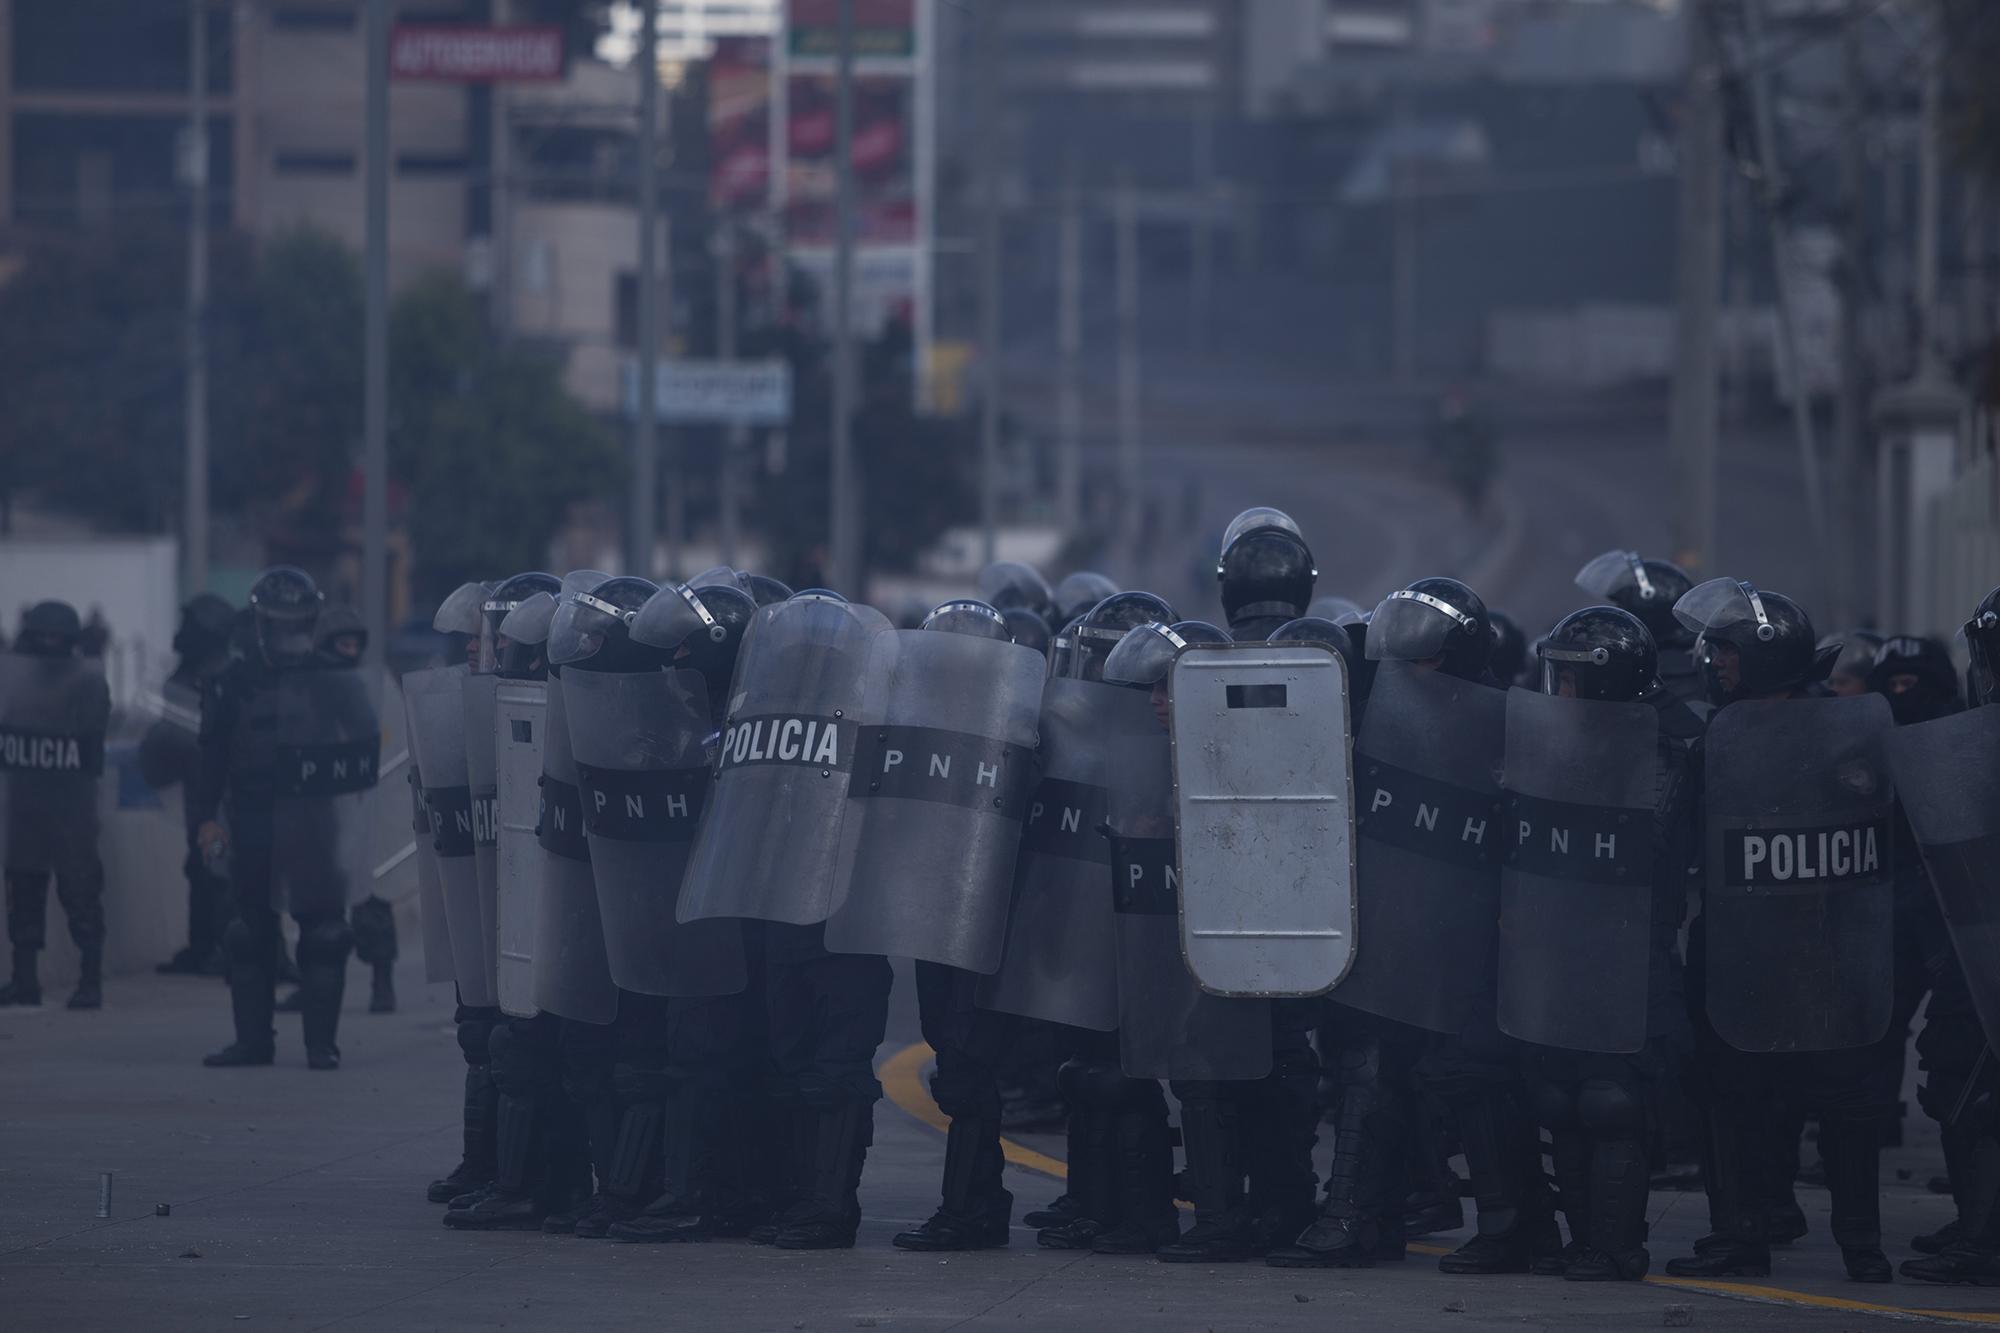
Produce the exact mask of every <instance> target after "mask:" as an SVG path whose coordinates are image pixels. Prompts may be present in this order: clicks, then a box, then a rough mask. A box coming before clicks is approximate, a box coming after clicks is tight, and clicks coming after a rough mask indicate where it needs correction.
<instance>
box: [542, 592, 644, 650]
mask: <svg viewBox="0 0 2000 1333" xmlns="http://www.w3.org/2000/svg"><path fill="white" fill-rule="evenodd" d="M624 619H625V612H624V611H623V610H621V609H620V608H618V607H616V606H613V605H612V604H611V603H610V602H606V601H602V600H600V599H598V598H596V597H593V596H591V595H590V594H589V593H587V592H573V593H566V594H564V596H563V599H562V604H561V605H560V606H558V607H556V615H555V619H554V620H553V621H551V622H550V623H549V665H550V666H565V665H567V664H569V663H571V662H581V661H583V660H584V659H585V658H589V657H595V656H596V655H597V652H598V650H599V649H600V648H602V647H604V640H605V636H606V635H608V634H610V632H611V627H612V626H614V625H617V624H620V623H622V622H623V621H624Z"/></svg>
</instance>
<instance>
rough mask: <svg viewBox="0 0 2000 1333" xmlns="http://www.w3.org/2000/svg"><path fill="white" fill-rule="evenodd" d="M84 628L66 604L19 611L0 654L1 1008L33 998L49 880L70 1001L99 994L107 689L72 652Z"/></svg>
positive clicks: (89, 1005) (80, 1005)
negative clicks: (64, 921) (66, 954)
mask: <svg viewBox="0 0 2000 1333" xmlns="http://www.w3.org/2000/svg"><path fill="white" fill-rule="evenodd" d="M82 633H83V626H82V624H81V622H80V621H79V620H78V619H77V614H76V608H75V607H73V606H71V605H69V604H68V603H67V602H38V603H36V604H35V605H33V606H31V607H29V608H28V609H27V611H26V612H24V613H23V614H22V616H21V624H20V629H19V632H18V633H17V634H16V635H15V636H14V648H13V651H12V652H11V653H9V654H7V655H5V656H4V657H0V771H5V772H6V773H7V774H8V775H9V776H8V779H7V784H6V795H7V837H6V843H5V847H6V853H7V865H6V872H7V939H8V942H9V943H10V944H12V945H13V950H14V977H13V980H12V981H11V982H9V983H8V984H7V985H6V986H5V987H0V1005H8V1004H18V1005H38V1004H40V1003H41V1002H42V986H41V980H40V978H39V977H38V976H37V974H36V959H37V955H39V954H40V953H41V950H42V945H43V943H44V941H45V940H46V938H47V931H48V892H49V879H50V877H51V876H53V877H54V879H55V882H56V898H57V900H58V901H60V902H61V903H62V907H63V914H64V916H66V917H67V918H68V919H69V934H70V938H71V939H72V940H74V941H75V942H76V947H77V953H78V956H79V958H80V960H81V967H80V972H79V976H78V981H77V987H76V991H75V992H74V993H73V994H72V995H71V996H70V998H69V1007H70V1008H72V1009H96V1008H99V1007H101V1006H102V1005H103V1003H104V993H103V982H102V976H103V966H104V863H103V861H101V860H100V859H99V858H98V854H97V778H98V774H100V773H101V772H102V771H103V769H104V729H105V727H106V726H107V725H108V723H109V721H110V717H111V694H110V690H109V689H108V688H107V687H106V685H105V683H104V675H103V673H102V671H101V670H99V669H97V668H96V667H94V666H87V665H85V664H84V662H83V660H82V659H81V657H80V656H79V652H80V649H79V643H80V641H81V637H82Z"/></svg>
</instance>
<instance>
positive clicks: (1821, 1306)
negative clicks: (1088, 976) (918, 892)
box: [876, 1042, 2000, 1325]
mask: <svg viewBox="0 0 2000 1333" xmlns="http://www.w3.org/2000/svg"><path fill="white" fill-rule="evenodd" d="M933 1054H934V1052H932V1050H931V1048H930V1047H929V1046H927V1045H925V1044H924V1043H923V1042H917V1043H916V1044H914V1045H911V1046H905V1047H904V1048H903V1049H902V1050H900V1051H897V1052H896V1053H895V1054H894V1055H892V1056H890V1057H889V1058H888V1059H887V1060H884V1061H883V1062H882V1064H881V1067H880V1068H879V1069H878V1070H877V1071H876V1073H877V1076H878V1077H880V1078H881V1080H882V1090H883V1092H885V1093H886V1094H887V1095H888V1098H889V1100H890V1101H892V1102H894V1103H895V1104H896V1105H897V1107H899V1108H900V1109H901V1110H902V1111H903V1112H904V1114H906V1115H908V1116H910V1117H911V1118H913V1119H916V1120H921V1121H922V1122H923V1123H925V1124H926V1125H929V1126H930V1127H931V1128H932V1129H935V1130H937V1131H938V1132H939V1133H943V1132H944V1131H945V1130H946V1129H947V1128H948V1127H949V1126H950V1123H951V1122H950V1121H949V1120H947V1119H946V1118H945V1116H944V1113H943V1112H941V1111H939V1110H938V1109H937V1103H936V1102H933V1101H932V1100H931V1095H930V1090H929V1089H928V1088H926V1087H925V1086H924V1079H923V1073H924V1066H926V1065H928V1064H929V1063H930V1062H931V1057H932V1055H933ZM1000 1149H1001V1151H1002V1152H1004V1153H1005V1154H1006V1155H1007V1160H1008V1161H1010V1162H1012V1163H1013V1164H1014V1165H1015V1166H1020V1167H1026V1168H1027V1169H1028V1170H1030V1171H1039V1172H1041V1173H1042V1174H1043V1175H1046V1176H1053V1177H1054V1178H1055V1179H1057V1180H1068V1179H1069V1167H1068V1166H1067V1165H1065V1164H1064V1163H1063V1162H1062V1161H1061V1160H1059V1159H1057V1158H1054V1157H1051V1156H1049V1155H1048V1154H1047V1153H1042V1152H1036V1151H1035V1150H1034V1149H1033V1148H1029V1147H1026V1146H1025V1145H1023V1144H1019V1143H1016V1142H1014V1140H1012V1139H1008V1138H1003V1139H1001V1140H1000ZM1410 1248H1411V1249H1412V1250H1414V1251H1415V1252H1416V1253H1418V1254H1449V1253H1451V1251H1450V1249H1449V1248H1447V1247H1446V1246H1443V1245H1428V1244H1422V1243H1419V1242H1416V1241H1412V1242H1411V1243H1410ZM1646 1281H1647V1283H1649V1284H1650V1285H1652V1286H1656V1287H1669V1288H1673V1289H1676V1290H1680V1291H1698V1292H1701V1293H1703V1294H1705V1295H1709V1296H1722V1297H1726V1298H1728V1299H1731V1300H1744V1301H1766V1302H1770V1303H1772V1304H1777V1305H1796V1306H1805V1307H1808V1308H1811V1309H1815V1310H1846V1311H1849V1312H1852V1313H1856V1314H1880V1315H1895V1316H1899V1317H1901V1318H1905V1319H1910V1318H1916V1319H1936V1320H1942V1321H1945V1322H1948V1323H1960V1324H1993V1325H2000V1313H1991V1312H1987V1311H1983V1310H1916V1309H1911V1308H1909V1307H1907V1306H1901V1305H1878V1304H1876V1303H1875V1302H1873V1301H1856V1300H1849V1299H1848V1298H1846V1297H1844V1296H1817V1295H1814V1294H1813V1293H1811V1292H1806V1291H1793V1290H1792V1289H1791V1288H1789V1287H1769V1286H1762V1285H1760V1284H1758V1283H1754V1282H1708V1281H1703V1280H1701V1279H1699V1278H1687V1277H1648V1278H1647V1279H1646Z"/></svg>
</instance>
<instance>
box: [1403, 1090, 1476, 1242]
mask: <svg viewBox="0 0 2000 1333" xmlns="http://www.w3.org/2000/svg"><path fill="white" fill-rule="evenodd" d="M1435 1104H1436V1099H1435V1098H1434V1097H1431V1096H1429V1095H1427V1094H1420V1095H1418V1096H1416V1097H1414V1098H1413V1099H1412V1100H1411V1102H1410V1120H1409V1126H1408V1132H1407V1133H1405V1134H1404V1135H1403V1145H1404V1152H1403V1166H1404V1174H1405V1175H1406V1176H1407V1178H1408V1180H1409V1189H1408V1192H1407V1194H1406V1196H1405V1199H1404V1202H1403V1205H1402V1208H1403V1230H1404V1233H1405V1234H1406V1235H1409V1236H1435V1235H1437V1234H1438V1233H1440V1232H1444V1231H1457V1230H1459V1229H1460V1228H1461V1227H1463V1226H1464V1225H1465V1201H1464V1200H1463V1199H1461V1198H1460V1197H1459V1187H1460V1185H1461V1184H1463V1182H1462V1181H1460V1180H1459V1178H1458V1173H1457V1172H1455V1171H1453V1170H1452V1169H1451V1163H1450V1162H1449V1161H1447V1160H1446V1154H1445V1151H1444V1126H1443V1125H1442V1124H1440V1123H1439V1121H1438V1117H1437V1115H1436V1114H1435V1113H1434V1111H1433V1109H1432V1108H1433V1107H1434V1106H1435Z"/></svg>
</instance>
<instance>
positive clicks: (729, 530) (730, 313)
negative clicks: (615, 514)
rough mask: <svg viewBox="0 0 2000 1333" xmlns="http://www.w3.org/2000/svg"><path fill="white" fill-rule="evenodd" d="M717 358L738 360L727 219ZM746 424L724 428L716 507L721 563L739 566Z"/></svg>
mask: <svg viewBox="0 0 2000 1333" xmlns="http://www.w3.org/2000/svg"><path fill="white" fill-rule="evenodd" d="M715 242H716V243H715V354H716V357H717V358H718V359H719V360H723V361H734V360H735V359H736V223H735V221H734V219H731V218H728V217H725V218H724V219H723V220H722V226H721V229H720V230H719V231H718V232H717V234H716V238H715ZM743 440H744V430H743V423H742V422H740V421H732V422H730V423H729V425H728V426H727V427H726V428H725V430H724V432H723V440H722V458H721V460H720V461H719V462H718V463H717V466H716V471H717V476H716V507H717V508H718V509H720V510H721V516H720V529H721V536H720V541H721V547H722V550H721V552H720V554H721V556H722V563H723V564H725V565H728V566H730V567H731V568H734V567H735V565H736V541H737V532H736V506H737V499H736V469H737V467H738V466H740V460H739V457H738V456H739V455H740V454H741V453H742V452H743Z"/></svg>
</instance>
